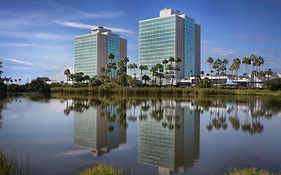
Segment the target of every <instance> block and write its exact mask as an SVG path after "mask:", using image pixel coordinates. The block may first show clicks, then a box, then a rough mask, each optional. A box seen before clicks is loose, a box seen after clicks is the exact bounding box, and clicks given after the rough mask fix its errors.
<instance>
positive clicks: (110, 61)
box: [107, 53, 115, 79]
mask: <svg viewBox="0 0 281 175" xmlns="http://www.w3.org/2000/svg"><path fill="white" fill-rule="evenodd" d="M107 58H108V59H109V63H108V64H107V67H108V69H109V72H110V78H111V79H112V72H111V69H113V67H114V66H113V60H114V58H115V56H114V55H113V54H112V53H109V54H108V56H107Z"/></svg>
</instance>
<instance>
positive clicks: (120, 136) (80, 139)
mask: <svg viewBox="0 0 281 175" xmlns="http://www.w3.org/2000/svg"><path fill="white" fill-rule="evenodd" d="M119 121H120V120H119V117H118V115H117V114H116V107H115V106H113V105H109V106H106V107H102V106H97V107H89V108H88V109H86V110H83V112H74V143H75V144H76V145H79V146H83V147H87V148H90V150H91V151H92V152H93V154H94V155H96V156H100V155H102V154H103V153H107V152H109V151H110V150H112V149H115V148H118V147H119V145H120V144H124V143H126V126H125V125H122V124H121V123H120V122H119Z"/></svg>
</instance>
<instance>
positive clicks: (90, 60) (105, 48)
mask: <svg viewBox="0 0 281 175" xmlns="http://www.w3.org/2000/svg"><path fill="white" fill-rule="evenodd" d="M109 53H112V54H113V55H114V56H115V59H114V62H116V63H117V62H118V61H119V60H120V58H124V57H126V56H127V40H126V39H123V38H120V35H118V34H115V33H112V32H111V31H110V30H108V29H105V28H103V27H98V28H95V29H92V32H91V33H90V34H87V35H81V36H77V37H75V60H74V73H77V72H83V73H84V74H85V75H89V76H90V77H94V76H98V77H99V76H101V75H102V72H101V68H102V67H105V66H106V64H107V63H108V58H107V56H108V54H109Z"/></svg>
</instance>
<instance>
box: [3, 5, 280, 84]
mask: <svg viewBox="0 0 281 175" xmlns="http://www.w3.org/2000/svg"><path fill="white" fill-rule="evenodd" d="M163 8H174V9H177V10H180V11H181V12H183V13H186V14H188V15H190V16H193V17H194V18H195V19H196V21H197V23H199V24H200V25H201V27H202V33H201V38H202V41H201V42H202V50H201V52H202V58H201V64H202V69H203V70H205V71H208V70H209V66H208V65H207V64H206V58H207V57H208V56H212V57H214V58H227V59H229V60H232V59H233V58H235V57H243V56H247V55H250V54H252V53H254V54H257V55H260V56H263V57H264V58H265V60H266V63H265V66H264V67H263V68H264V69H267V68H272V69H273V70H274V71H278V72H281V20H280V19H281V1H280V0H142V1H140V0H103V1H96V0H79V1H77V0H48V1H47V0H1V1H0V59H1V60H2V61H3V62H4V66H5V67H4V76H8V77H10V76H12V77H13V78H22V80H23V81H27V80H31V79H32V78H34V77H37V76H48V77H50V78H51V79H58V80H62V79H65V77H64V75H63V71H64V70H65V69H66V68H71V70H73V64H74V46H73V42H74V41H73V38H74V36H76V35H81V34H87V33H89V28H91V26H97V25H101V26H106V27H108V28H111V29H112V30H113V31H115V32H117V33H119V34H120V35H121V36H122V37H125V38H127V39H128V57H129V59H130V61H131V62H138V21H139V20H143V19H147V18H153V17H157V16H158V15H159V11H160V10H161V9H163ZM242 71H244V70H243V66H242V70H241V72H242Z"/></svg>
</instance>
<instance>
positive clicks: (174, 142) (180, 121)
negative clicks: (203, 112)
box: [138, 101, 200, 174]
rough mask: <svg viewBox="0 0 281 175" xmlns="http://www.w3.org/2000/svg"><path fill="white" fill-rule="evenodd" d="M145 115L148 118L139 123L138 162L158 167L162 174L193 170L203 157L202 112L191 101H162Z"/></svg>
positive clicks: (144, 113)
mask: <svg viewBox="0 0 281 175" xmlns="http://www.w3.org/2000/svg"><path fill="white" fill-rule="evenodd" d="M156 111H159V112H160V111H161V112H160V113H161V115H160V116H161V120H159V118H160V117H158V118H155V117H154V116H153V115H154V114H155V112H156ZM142 114H143V115H144V116H147V118H146V119H145V120H141V121H139V136H138V162H139V163H141V164H145V165H150V166H155V167H158V172H159V174H170V173H176V172H183V171H185V170H186V169H187V168H189V167H192V166H193V164H194V163H195V162H196V161H197V160H198V159H199V155H200V112H199V111H196V110H194V109H192V105H191V102H190V103H181V102H176V101H161V102H157V103H156V104H154V108H153V109H150V110H148V111H146V112H143V113H142ZM166 122H168V124H167V125H164V123H166ZM170 126H173V127H170Z"/></svg>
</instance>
